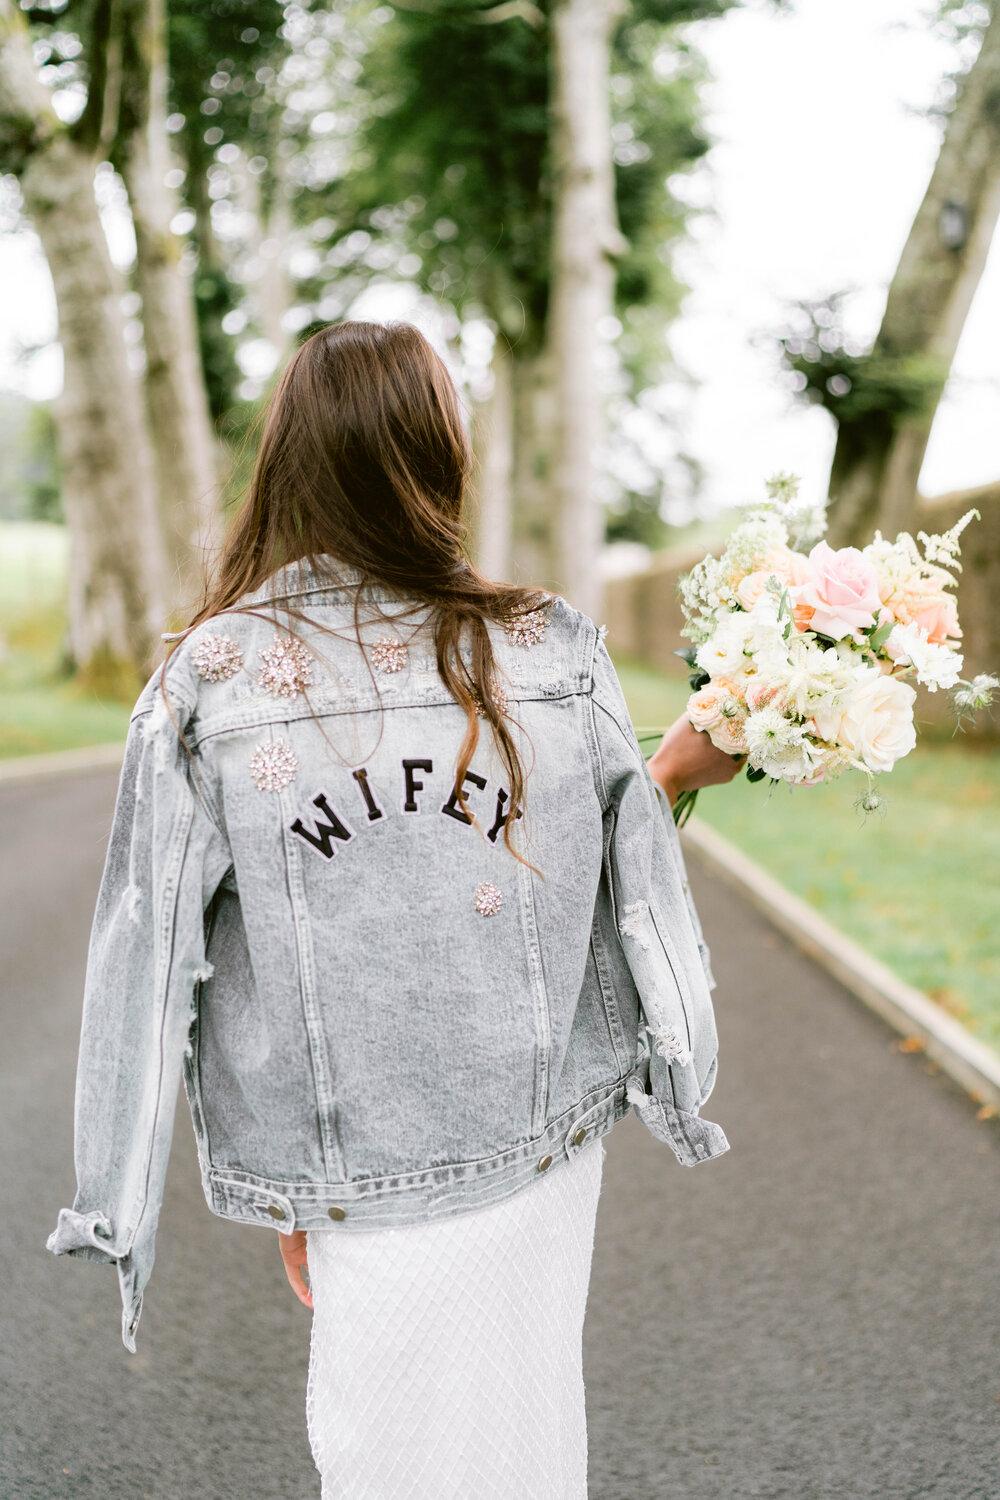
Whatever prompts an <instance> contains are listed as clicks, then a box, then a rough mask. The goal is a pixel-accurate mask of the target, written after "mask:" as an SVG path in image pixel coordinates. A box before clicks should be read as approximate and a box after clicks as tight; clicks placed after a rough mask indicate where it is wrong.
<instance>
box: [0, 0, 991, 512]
mask: <svg viewBox="0 0 1000 1500" xmlns="http://www.w3.org/2000/svg"><path fill="white" fill-rule="evenodd" d="M930 8H931V7H930V4H929V3H925V0H796V3H795V8H794V13H793V14H791V15H786V16H778V15H775V13H774V12H773V10H771V9H770V8H768V7H766V6H764V5H761V6H760V7H751V8H750V9H747V10H741V11H734V12H731V13H730V14H729V15H728V16H727V17H726V19H725V20H723V21H721V22H720V21H713V22H704V23H700V24H699V25H698V26H697V27H695V28H693V34H694V35H695V36H696V37H697V38H698V40H699V43H700V45H701V46H702V47H703V49H704V51H705V53H706V54H707V57H708V60H709V63H710V66H711V71H712V74H713V76H714V80H715V81H714V82H713V84H712V85H711V88H710V89H709V91H708V95H707V103H708V106H709V122H708V123H709V126H710V129H711V131H712V134H713V136H714V137H715V139H716V140H717V142H718V144H717V145H716V147H715V148H714V150H713V152H712V153H711V156H710V158H709V161H708V164H707V167H706V169H705V171H704V172H702V173H700V174H699V176H698V178H696V179H695V180H694V181H693V182H691V183H690V184H689V186H688V188H687V191H689V192H690V193H691V194H692V197H693V198H694V199H695V201H698V202H711V203H712V204H713V205H714V208H715V213H714V215H713V216H712V217H711V218H705V219H703V220H702V221H701V222H700V224H699V225H698V227H697V230H696V234H695V238H694V240H693V242H692V244H690V245H689V246H687V247H685V248H684V250H683V251H682V253H681V257H680V268H681V270H682V273H683V275H684V276H685V279H686V280H687V281H688V283H689V284H690V286H691V288H692V292H691V296H690V298H689V299H688V302H687V305H686V309H685V312H684V315H683V317H682V319H681V321H680V323H679V324H678V325H676V326H675V329H674V332H673V345H674V348H675V350H676V353H677V355H678V357H679V359H680V361H681V363H682V364H683V365H684V366H685V367H686V368H687V369H688V370H689V371H690V372H691V374H692V375H694V376H695V377H697V380H698V382H699V384H698V385H697V387H696V388H695V390H694V392H693V393H692V395H691V397H690V398H689V400H688V402H687V406H686V410H685V414H684V432H683V444H684V446H685V447H686V448H687V449H688V451H690V452H691V453H692V454H693V455H694V456H695V457H697V458H698V459H699V460H700V462H701V463H702V465H703V466H704V468H705V470H706V474H707V481H706V485H705V493H706V495H708V496H710V497H711V499H712V501H713V502H715V503H716V504H726V505H728V504H733V503H737V502H740V501H745V500H748V499H754V498H756V497H758V496H759V493H760V486H761V482H762V479H763V477H764V476H766V475H767V474H770V473H771V472H773V471H774V470H775V469H792V470H794V471H796V472H798V473H800V474H801V475H802V476H803V478H804V481H805V485H806V487H807V489H808V490H809V491H810V492H811V493H816V494H820V493H822V492H823V491H824V489H825V483H826V477H827V473H828V469H829V461H830V455H831V452H832V442H833V429H832V424H831V423H830V422H829V420H828V418H827V417H826V416H825V414H824V413H823V412H821V411H816V410H807V409H803V408H801V407H800V406H798V404H797V403H795V402H794V400H793V398H792V397H791V395H790V394H789V393H788V392H787V390H786V389H785V387H784V386H783V385H782V383H781V382H780V380H779V379H778V378H777V372H776V366H775V363H774V360H773V356H771V355H770V354H769V353H768V352H767V351H766V350H765V349H762V348H758V347H755V344H754V339H755V336H756V335H758V334H759V333H760V332H761V331H763V330H767V329H774V328H775V327H777V326H779V325H780V324H781V322H782V320H783V316H784V309H785V307H786V306H787V304H788V302H789V301H791V300H793V299H795V298H803V297H813V296H819V295H822V294H824V293H828V292H830V291H832V290H836V289H839V288H845V287H853V288H857V289H858V292H859V295H858V297H857V300H856V302H855V303H854V305H853V307H852V318H853V319H854V323H853V327H852V331H853V332H855V333H856V334H857V335H859V336H863V337H871V336H872V335H873V334H874V333H875V331H876V329H877V326H878V321H879V317H880V314H881V309H882V304H883V301H884V294H885V288H886V286H887V284H888V281H889V278H890V277H891V275H892V271H893V269H894V267H895V264H896V261H897V258H898V256H899V252H900V249H901V247H902V244H903V241H904V239H905V237H906V234H907V232H908V230H909V226H910V223H911V222H912V219H913V215H914V213H915V211H916V208H917V206H918V204H919V202H920V199H921V197H922V195H923V191H924V188H925V187H926V184H927V180H928V177H929V174H930V171H931V167H932V165H933V162H934V157H935V155H936V151H937V144H938V134H937V130H936V128H935V126H934V125H933V124H932V123H930V122H929V121H928V120H926V119H925V118H922V117H921V114H920V111H921V110H922V109H924V108H925V107H926V106H927V105H928V104H929V103H930V101H931V100H932V99H933V98H934V95H935V89H936V86H937V84H938V82H939V80H940V79H941V77H942V75H943V73H944V71H945V70H946V68H947V67H948V65H949V62H950V59H951V53H950V51H949V49H948V47H947V45H946V44H945V43H944V42H943V41H942V40H941V39H939V38H938V37H936V36H935V35H934V34H933V32H932V31H931V30H930V28H929V27H928V25H927V24H926V16H927V14H928V11H929V9H930ZM54 330H55V310H54V304H53V298H52V290H51V285H50V283H49V280H48V275H47V272H46V270H45V267H44V262H43V261H42V259H41V255H40V252H39V251H38V249H37V247H36V246H35V244H34V242H33V240H32V238H31V237H30V236H27V235H24V234H10V233H8V234H6V235H4V236H3V237H0V386H5V387H8V388H14V389H20V390H24V391H26V392H27V393H28V394H30V395H32V396H35V397H38V398H45V397H49V396H51V395H53V394H54V393H55V391H56V389H57V388H58V384H59V380H60V360H59V356H58V351H56V350H54V349H53V350H50V351H48V352H43V353H42V354H41V355H40V356H39V357H37V358H35V359H34V360H33V361H31V363H30V364H28V365H24V364H20V365H19V364H18V363H16V362H15V358H14V352H15V350H16V348H17V347H18V346H19V345H24V344H31V345H37V344H43V343H45V341H46V340H50V339H51V338H52V336H53V333H54ZM998 332H1000V248H998V246H997V245H995V246H994V255H993V257H992V260H991V263H990V265H989V267H988V268H987V272H986V275H985V277H984V279H983V282H982V284H981V286H980V289H979V294H978V296H977V299H976V302H975V304H974V306H973V309H972V313H971V316H970V318H969V322H968V324H967V327H966V331H965V336H964V338H963V340H962V343H961V346H960V348H959V352H958V357H957V360H956V363H955V368H954V373H953V376H952V380H951V382H950V385H949V388H948V391H947V393H946V396H945V400H944V403H943V405H942V407H941V410H940V413H939V417H938V420H937V423H936V424H935V428H934V433H933V436H932V438H931V445H930V449H929V452H928V455H927V462H926V464H925V467H924V472H923V475H922V481H921V484H922V488H923V489H924V491H925V492H926V493H929V494H934V493H938V492H940V491H942V490H947V489H955V488H959V487H964V486H968V485H973V484H978V483H980V482H985V481H988V480H993V479H996V478H1000V421H998V420H997V412H998V399H1000V339H998V337H997V335H998Z"/></svg>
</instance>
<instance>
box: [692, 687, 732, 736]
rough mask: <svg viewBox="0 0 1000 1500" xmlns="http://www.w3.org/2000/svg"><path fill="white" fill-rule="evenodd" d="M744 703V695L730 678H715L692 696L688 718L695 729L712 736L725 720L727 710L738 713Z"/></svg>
mask: <svg viewBox="0 0 1000 1500" xmlns="http://www.w3.org/2000/svg"><path fill="white" fill-rule="evenodd" d="M742 703H743V697H742V694H741V692H740V690H739V688H738V687H737V685H736V684H735V683H734V682H732V681H730V679H729V678H728V677H713V678H712V680H711V682H706V684H705V686H704V687H702V688H699V689H698V691H697V692H696V693H692V694H691V696H690V698H689V699H688V701H687V716H688V718H689V719H690V720H691V723H692V724H693V725H694V727H695V729H703V730H706V731H708V732H709V734H711V731H712V730H713V729H714V728H715V727H716V725H718V724H721V723H722V721H723V719H724V718H725V710H726V708H727V707H729V708H730V710H731V711H736V712H738V711H739V710H740V709H741V708H742Z"/></svg>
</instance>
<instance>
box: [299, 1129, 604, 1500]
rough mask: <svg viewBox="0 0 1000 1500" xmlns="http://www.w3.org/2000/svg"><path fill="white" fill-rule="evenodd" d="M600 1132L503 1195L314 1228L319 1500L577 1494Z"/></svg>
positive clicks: (581, 1496) (503, 1499) (310, 1402)
mask: <svg viewBox="0 0 1000 1500" xmlns="http://www.w3.org/2000/svg"><path fill="white" fill-rule="evenodd" d="M604 1155H605V1148H604V1144H603V1141H600V1140H597V1141H593V1142H591V1143H590V1145H588V1146H586V1147H585V1148H584V1149H583V1151H581V1152H580V1153H579V1155H577V1156H576V1157H575V1158H574V1159H573V1160H572V1161H570V1162H562V1163H560V1164H559V1166H558V1168H557V1169H556V1170H554V1171H552V1172H551V1173H550V1174H548V1175H544V1176H541V1175H540V1176H539V1177H538V1179H537V1180H536V1181H534V1182H532V1183H531V1184H530V1186H529V1187H527V1188H522V1189H521V1190H520V1191H519V1192H518V1193H516V1194H515V1195H514V1196H513V1197H511V1198H508V1199H507V1200H506V1201H505V1202H502V1203H497V1204H491V1205H490V1206H489V1207H487V1208H483V1209H476V1210H473V1211H472V1212H470V1213H467V1214H460V1215H458V1216H456V1217H454V1218H450V1219H442V1220H439V1221H437V1222H435V1223H430V1224H418V1225H407V1226H405V1227H403V1228H399V1229H377V1230H370V1231H362V1232H358V1233H354V1234H337V1233H336V1232H335V1231H334V1232H330V1231H326V1230H316V1231H311V1232H310V1233H309V1236H308V1259H309V1276H310V1281H311V1284H312V1292H313V1307H314V1312H313V1327H312V1345H311V1351H310V1360H309V1385H308V1395H307V1419H308V1428H309V1441H310V1444H311V1446H312V1451H313V1457H314V1458H315V1460H316V1466H317V1468H318V1469H319V1471H320V1474H321V1475H322V1493H323V1500H425V1497H426V1500H472V1497H475V1500H586V1495H587V1424H586V1414H585V1409H584V1389H583V1369H582V1358H581V1352H582V1334H583V1317H584V1311H585V1307H586V1302H587V1288H588V1285H589V1281H590V1265H591V1255H592V1251H593V1244H594V1222H595V1219H596V1215H597V1200H598V1195H599V1193H600V1187H601V1173H602V1168H603V1164H604Z"/></svg>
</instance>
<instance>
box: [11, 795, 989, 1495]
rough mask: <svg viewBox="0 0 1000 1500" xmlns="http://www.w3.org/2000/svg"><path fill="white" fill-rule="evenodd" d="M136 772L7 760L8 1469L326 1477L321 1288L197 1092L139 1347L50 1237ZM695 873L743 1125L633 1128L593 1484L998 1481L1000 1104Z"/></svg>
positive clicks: (850, 1485) (179, 1143)
mask: <svg viewBox="0 0 1000 1500" xmlns="http://www.w3.org/2000/svg"><path fill="white" fill-rule="evenodd" d="M113 795H114V778H113V777H111V776H109V775H108V774H107V773H94V774H91V775H86V776H77V777H73V778H67V779H64V780H59V781H51V782H46V783H39V784H35V785H31V786H22V787H13V786H6V787H2V788H0V829H2V846H0V852H2V861H0V880H2V882H3V900H2V901H0V953H2V955H3V964H2V970H0V974H2V980H0V982H2V1025H3V1033H2V1035H3V1047H2V1052H0V1083H2V1088H0V1143H2V1144H0V1152H2V1156H0V1161H2V1168H0V1170H2V1178H0V1181H2V1187H3V1204H4V1208H5V1212H4V1213H3V1215H2V1219H0V1239H2V1243H3V1252H4V1261H3V1263H4V1265H5V1267H6V1271H5V1274H4V1276H3V1278H2V1283H0V1299H2V1316H3V1338H2V1340H0V1497H2V1500H56V1497H62V1496H67V1497H72V1500H90V1497H93V1500H144V1497H147V1496H148V1497H150V1500H318V1494H319V1486H318V1482H317V1478H316V1474H315V1471H314V1469H313V1466H312V1461H311V1458H310V1455H309V1449H308V1445H307V1442H306V1435H305V1419H304V1400H305V1378H306V1359H307V1351H308V1334H309V1315H308V1313H307V1312H306V1311H305V1310H304V1309H302V1308H301V1307H300V1306H299V1305H298V1303H296V1302H295V1301H294V1299H293V1298H292V1296H291V1294H290V1293H289V1292H287V1291H286V1290H285V1287H284V1283H283V1278H282V1273H281V1268H280V1263H279V1257H278V1253H277V1247H276V1245H275V1243H274V1236H273V1235H272V1234H271V1233H269V1232H265V1231H262V1230H258V1229H250V1228H243V1227H240V1226H234V1225H231V1224H227V1223H224V1222H223V1221H221V1220H219V1219H216V1218H214V1217H213V1216H212V1215H211V1214H210V1213H209V1212H208V1209H207V1208H206V1207H205V1204H204V1200H203V1198H202V1195H201V1188H200V1184H199V1180H198V1170H197V1163H196V1159H195V1151H194V1142H193V1138H192V1135H191V1128H190V1125H189V1123H188V1120H187V1111H186V1108H185V1107H184V1105H183V1103H182V1104H181V1107H180V1109H179V1111H178V1130H177V1132H176V1141H175V1147H174V1155H173V1160H172V1163H171V1170H170V1176H169V1180H168V1189H167V1195H166V1200H165V1203H164V1208H163V1214H162V1218H161V1224H160V1233H159V1238H158V1255H157V1264H156V1269H155V1272H154V1276H153V1281H152V1284H151V1287H150V1290H149V1293H148V1295H147V1298H146V1306H145V1309H144V1312H143V1321H142V1327H141V1329H140V1341H139V1353H138V1354H137V1355H135V1356H129V1355H127V1354H126V1353H125V1351H124V1350H123V1348H122V1346H121V1341H120V1335H119V1302H118V1290H117V1282H116V1278H115V1275H114V1272H113V1271H112V1270H111V1269H110V1268H107V1267H102V1266H90V1265H80V1264H76V1263H74V1262H72V1261H70V1260H67V1259H61V1260H55V1259H53V1258H52V1257H51V1256H50V1255H48V1254H47V1253H46V1252H45V1250H44V1249H43V1245H44V1240H45V1237H46V1235H47V1233H48V1232H49V1230H50V1228H51V1227H52V1224H53V1222H54V1220H55V1215H56V1212H57V1210H58V1208H59V1207H60V1205H61V1204H63V1203H67V1202H69V1201H70V1199H71V1196H72V1191H73V1177H72V1163H71V1129H72V1082H73V1069H74V1063H75V1053H76V1043H77V1033H78V1028H79V1008H80V986H81V975H82V969H83V964H84V959H85V954H86V944H87V933H88V929H89V923H90V917H91V913H92V910H93V903H94V897H95V893H96V887H97V881H98V878H99V875H100V869H101V863H102V859H103V851H104V843H105V838H106V834H107V829H108V824H109V819H110V813H111V806H112V802H113ZM694 875H695V878H696V883H697V887H698V894H699V899H700V904H701V907H702V911H703V916H704V918H705V925H706V928H707V930H708V935H709V937H710V940H712V942H713V950H714V957H715V964H716V971H717V973H718V976H719V990H718V992H717V1004H718V1016H719V1028H720V1032H721V1035H722V1047H723V1052H722V1065H721V1076H720V1082H719V1085H718V1088H717V1089H716V1092H715V1095H714V1096H713V1098H712V1101H711V1104H710V1106H709V1108H708V1109H707V1110H706V1113H707V1114H709V1115H710V1117H711V1118H713V1119H717V1120H719V1121H720V1122H721V1123H722V1124H723V1125H724V1126H725V1128H726V1131H727V1132H728V1134H729V1136H730V1139H731V1141H732V1143H733V1150H732V1151H731V1152H730V1153H729V1155H728V1156H726V1157H724V1158H723V1159H722V1160H721V1161H718V1162H715V1163H712V1164H709V1165H706V1166H702V1167H698V1168H696V1169H695V1170H694V1171H691V1172H688V1171H685V1170H683V1169H682V1168H680V1167H678V1166H677V1165H676V1163H675V1162H674V1160H673V1157H672V1156H671V1155H670V1154H669V1152H668V1151H667V1149H666V1148H665V1147H663V1146H660V1145H658V1144H657V1143H656V1142H654V1141H653V1140H652V1138H651V1137H649V1136H647V1135H646V1133H645V1132H644V1131H643V1129H642V1127H641V1126H639V1125H638V1124H637V1123H636V1121H635V1120H634V1119H632V1118H630V1119H628V1120H625V1121H623V1122H622V1123H621V1124H620V1125H619V1126H618V1127H617V1128H616V1129H615V1131H614V1132H613V1134H612V1136H611V1137H610V1138H609V1141H608V1160H607V1163H606V1166H605V1179H604V1188H603V1191H602V1197H601V1207H600V1212H599V1215H598V1229H597V1246H596V1251H595V1262H594V1276H593V1282H592V1290H591V1299H590V1307H589V1315H588V1322H587V1328H586V1333H585V1350H584V1362H585V1375H586V1380H587V1394H588V1410H589V1419H590V1432H591V1483H590V1496H591V1500H661V1497H662V1500H669V1497H674V1496H676V1497H683V1500H743V1497H744V1496H764V1497H768V1500H779V1497H781V1500H784V1497H788V1500H862V1497H872V1500H1000V1130H998V1128H997V1126H996V1124H995V1123H991V1122H980V1121H977V1120H976V1118H975V1112H974V1109H973V1107H972V1106H971V1105H970V1104H969V1102H968V1101H967V1100H966V1099H965V1098H964V1097H963V1096H962V1095H961V1093H960V1092H959V1091H958V1090H957V1089H955V1088H954V1087H953V1086H952V1085H951V1084H949V1083H948V1082H947V1080H945V1079H944V1078H942V1077H941V1076H940V1075H934V1076H929V1074H928V1072H927V1065H926V1064H925V1062H924V1061H923V1059H921V1058H920V1057H912V1056H903V1055H901V1054H900V1052H899V1051H898V1049H897V1048H896V1047H895V1045H894V1043H893V1039H892V1037H891V1035H890V1033H889V1032H888V1031H887V1030H886V1029H885V1028H884V1027H883V1026H882V1024H881V1023H880V1022H879V1021H877V1020H875V1019H874V1018H873V1017H871V1016H870V1015H868V1014H867V1013H866V1012H865V1011H863V1010H862V1009H861V1008H860V1007H859V1006H858V1005H857V1003H856V1002H855V1001H854V1000H852V999H851V998H850V997H849V996H847V995H846V994H845V993H844V992H843V991H842V990H841V989H840V988H839V987H838V986H837V985H836V984H834V983H833V982H832V981H830V980H829V979H828V978H827V977H826V976H825V975H823V974H822V973H820V972H819V971H818V970H817V969H815V968H814V967H813V966H812V965H811V964H810V963H809V962H808V961H807V960H806V959H804V958H803V957H802V956H801V955H799V954H798V953H796V952H795V951H794V950H793V949H791V948H790V947H789V946H788V945H787V944H786V943H785V942H784V940H783V939H782V938H780V937H779V936H778V935H777V934H776V933H774V932H772V931H771V930H770V929H769V927H768V926H767V924H766V923H765V922H764V921H763V920H762V919H761V918H760V917H759V916H758V915H757V914H756V913H755V912H753V911H752V910H751V909H749V908H748V907H747V906H746V905H745V904H744V903H743V902H741V901H740V900H739V898H738V897H737V896H735V895H734V894H733V893H732V892H730V891H728V890H727V889H725V888H724V887H723V886H721V885H720V884H719V883H718V882H715V881H713V880H711V879H709V878H707V877H702V878H701V879H698V872H697V871H695V872H694ZM469 1500H477V1497H475V1496H470V1497H469ZM510 1500H524V1497H515V1496H512V1497H510ZM553 1500H555V1497H553Z"/></svg>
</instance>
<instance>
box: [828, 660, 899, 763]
mask: <svg viewBox="0 0 1000 1500" xmlns="http://www.w3.org/2000/svg"><path fill="white" fill-rule="evenodd" d="M916 696H917V695H916V693H915V692H914V690H913V688H911V687H910V685H909V683H907V682H900V681H899V679H898V678H897V677H883V676H882V673H881V672H879V671H878V670H877V669H875V668H873V669H872V670H871V671H870V672H868V673H866V674H865V676H864V677H863V678H862V679H861V681H860V682H859V683H858V686H857V688H856V690H855V692H854V695H853V697H852V698H851V699H850V701H849V702H848V704H847V706H846V707H845V709H844V712H843V714H842V716H841V720H840V724H839V725H838V726H837V732H836V735H828V734H827V733H826V730H827V729H828V728H829V727H831V726H829V725H824V726H823V729H822V730H821V733H822V734H823V738H824V739H836V740H837V741H839V743H840V744H842V745H844V746H845V747H846V749H848V750H849V751H850V752H851V755H852V756H853V757H854V759H855V760H862V761H864V763H865V765H866V766H867V767H868V768H869V770H871V771H891V770H892V768H893V766H894V765H895V763H896V761H897V760H900V759H901V758H902V757H903V756H904V755H908V754H909V753H910V751H911V750H912V749H913V747H914V745H915V744H916V743H917V734H916V730H915V729H914V727H913V700H914V698H915V697H916Z"/></svg>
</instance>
